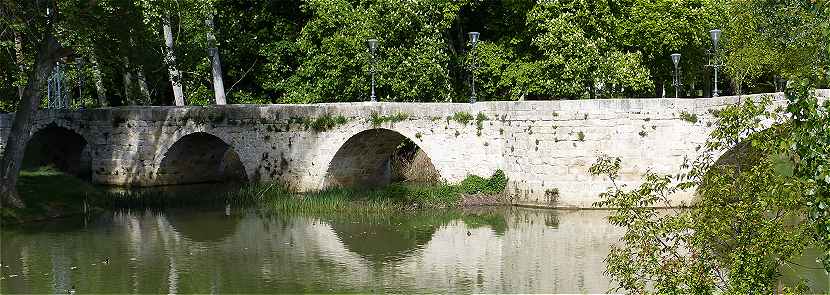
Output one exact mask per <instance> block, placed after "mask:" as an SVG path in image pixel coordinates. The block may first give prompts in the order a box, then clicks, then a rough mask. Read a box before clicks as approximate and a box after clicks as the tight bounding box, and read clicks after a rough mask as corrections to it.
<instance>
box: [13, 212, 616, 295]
mask: <svg viewBox="0 0 830 295" xmlns="http://www.w3.org/2000/svg"><path fill="white" fill-rule="evenodd" d="M226 213H228V214H226ZM606 214H607V213H606V212H604V211H552V210H533V209H521V208H490V209H484V210H477V211H468V212H461V211H440V212H419V213H407V214H381V215H377V214H374V215H367V214H361V215H358V216H348V215H331V216H320V215H316V216H297V215H280V214H272V215H263V214H261V213H257V212H255V211H251V210H229V211H228V212H225V210H215V211H205V210H192V211H167V212H155V211H123V212H116V213H112V214H110V215H107V216H103V217H101V218H98V219H95V220H91V221H87V222H86V223H84V222H78V223H75V224H70V225H63V226H54V225H38V227H44V226H52V227H51V228H50V230H42V228H22V229H14V230H4V231H3V232H2V256H0V257H1V258H2V274H0V275H2V281H0V293H63V292H65V291H66V290H67V289H69V288H71V287H72V286H75V289H76V290H78V292H79V293H126V292H130V293H177V292H180V293H194V292H195V293H208V292H222V293H273V292H331V291H337V292H382V291H389V292H438V293H446V292H462V293H467V292H483V293H500V292H511V293H514V292H524V293H530V292H545V293H581V292H591V293H596V292H605V291H607V290H608V287H609V281H608V279H607V278H606V277H604V276H603V275H602V271H603V269H604V264H603V259H604V257H605V256H606V254H607V253H608V247H609V245H610V244H611V243H613V242H614V241H617V240H618V239H619V238H620V235H621V231H620V230H619V229H618V228H614V227H612V226H611V225H609V224H608V223H607V222H605V220H604V218H605V216H606ZM61 223H65V222H61ZM106 259H109V263H104V262H105V261H106Z"/></svg>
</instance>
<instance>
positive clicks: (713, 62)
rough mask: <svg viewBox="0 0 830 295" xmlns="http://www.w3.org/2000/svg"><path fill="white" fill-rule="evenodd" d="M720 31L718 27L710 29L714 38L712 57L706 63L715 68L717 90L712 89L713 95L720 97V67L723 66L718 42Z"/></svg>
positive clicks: (710, 34) (710, 33)
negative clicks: (719, 55) (719, 56)
mask: <svg viewBox="0 0 830 295" xmlns="http://www.w3.org/2000/svg"><path fill="white" fill-rule="evenodd" d="M720 33H721V31H720V30H718V29H714V30H711V31H709V36H710V37H711V38H712V50H711V53H710V54H711V55H712V57H711V58H710V59H709V64H708V65H706V66H708V67H713V68H715V90H714V91H712V97H718V95H719V94H718V92H719V91H718V69H719V68H720V67H721V66H722V65H721V64H720V60H718V42H719V41H720Z"/></svg>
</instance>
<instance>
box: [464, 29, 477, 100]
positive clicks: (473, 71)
mask: <svg viewBox="0 0 830 295" xmlns="http://www.w3.org/2000/svg"><path fill="white" fill-rule="evenodd" d="M467 35H469V37H470V45H471V47H472V49H470V56H471V58H472V59H473V60H472V63H471V65H470V72H471V74H472V80H471V83H470V86H471V87H470V88H471V89H472V95H471V96H470V103H476V66H477V65H476V44H478V35H479V34H478V32H469V33H467Z"/></svg>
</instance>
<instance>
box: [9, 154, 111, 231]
mask: <svg viewBox="0 0 830 295" xmlns="http://www.w3.org/2000/svg"><path fill="white" fill-rule="evenodd" d="M17 192H18V194H20V198H21V199H22V200H23V203H24V204H26V207H25V208H23V209H14V208H9V207H3V208H2V209H0V217H2V222H3V223H4V224H6V223H21V222H29V221H37V220H44V219H51V218H57V217H62V216H67V215H75V214H82V213H84V206H86V209H87V210H92V209H93V207H92V206H91V204H90V203H91V202H92V200H93V199H96V198H99V197H100V196H101V195H102V192H101V191H100V190H99V189H98V188H96V187H95V186H93V185H92V184H90V183H89V182H86V181H84V180H82V179H79V178H77V177H74V176H71V175H67V174H64V173H63V172H61V171H58V170H57V169H55V168H52V167H42V168H39V169H37V170H33V171H21V172H20V176H19V177H18V181H17Z"/></svg>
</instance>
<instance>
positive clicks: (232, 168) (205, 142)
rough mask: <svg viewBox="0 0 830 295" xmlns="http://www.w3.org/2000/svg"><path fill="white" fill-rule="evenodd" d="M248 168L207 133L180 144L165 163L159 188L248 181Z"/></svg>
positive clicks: (233, 153)
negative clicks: (246, 172)
mask: <svg viewBox="0 0 830 295" xmlns="http://www.w3.org/2000/svg"><path fill="white" fill-rule="evenodd" d="M247 179H248V177H247V176H246V174H245V168H244V166H243V165H242V161H240V160H239V155H238V154H237V153H236V151H234V149H233V148H232V147H231V146H230V145H228V144H227V143H225V142H224V141H222V140H221V139H219V138H218V137H216V136H213V135H210V134H208V133H204V132H197V133H193V134H189V135H186V136H184V137H182V138H181V139H179V140H178V141H176V143H174V144H173V145H172V146H171V147H170V149H169V150H168V151H167V153H166V154H165V155H164V158H163V159H162V161H161V165H160V166H159V169H158V173H157V174H156V182H155V184H157V185H172V184H191V183H209V182H240V181H247Z"/></svg>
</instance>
